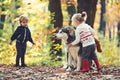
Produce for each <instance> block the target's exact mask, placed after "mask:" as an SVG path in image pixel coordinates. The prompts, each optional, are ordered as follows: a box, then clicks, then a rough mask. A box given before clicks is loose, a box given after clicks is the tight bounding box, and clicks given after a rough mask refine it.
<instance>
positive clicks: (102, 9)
mask: <svg viewBox="0 0 120 80" xmlns="http://www.w3.org/2000/svg"><path fill="white" fill-rule="evenodd" d="M105 12H106V4H105V0H101V14H100V15H101V16H100V27H99V32H103V34H104V36H105V26H106V22H105V19H104V14H105Z"/></svg>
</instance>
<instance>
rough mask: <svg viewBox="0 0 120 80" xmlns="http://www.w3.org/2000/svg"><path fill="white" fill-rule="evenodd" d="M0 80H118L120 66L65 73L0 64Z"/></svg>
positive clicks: (51, 69)
mask: <svg viewBox="0 0 120 80" xmlns="http://www.w3.org/2000/svg"><path fill="white" fill-rule="evenodd" d="M0 80H120V66H103V67H102V70H101V71H100V72H99V73H98V72H97V71H90V72H86V73H81V72H74V71H70V72H66V71H64V70H63V69H61V66H58V67H53V66H28V67H14V66H13V65H3V64H0Z"/></svg>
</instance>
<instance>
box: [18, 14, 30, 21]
mask: <svg viewBox="0 0 120 80" xmlns="http://www.w3.org/2000/svg"><path fill="white" fill-rule="evenodd" d="M19 21H20V22H22V21H27V22H28V17H27V16H25V15H21V16H20V17H19Z"/></svg>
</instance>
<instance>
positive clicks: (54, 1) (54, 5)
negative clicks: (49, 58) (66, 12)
mask: <svg viewBox="0 0 120 80" xmlns="http://www.w3.org/2000/svg"><path fill="white" fill-rule="evenodd" d="M49 11H50V13H51V15H50V16H51V24H53V25H54V28H55V29H56V28H58V29H60V28H61V27H62V26H63V15H62V10H61V2H60V0H49ZM55 32H58V30H57V31H55ZM51 40H52V45H51V49H50V54H52V55H55V56H62V50H61V49H56V48H55V47H56V46H55V45H57V44H59V45H61V40H57V39H55V38H54V37H52V39H51Z"/></svg>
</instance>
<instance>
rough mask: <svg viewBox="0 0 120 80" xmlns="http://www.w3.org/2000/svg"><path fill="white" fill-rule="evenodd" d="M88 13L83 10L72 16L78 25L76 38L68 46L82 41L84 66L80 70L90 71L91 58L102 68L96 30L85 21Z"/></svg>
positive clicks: (75, 24) (73, 21)
mask: <svg viewBox="0 0 120 80" xmlns="http://www.w3.org/2000/svg"><path fill="white" fill-rule="evenodd" d="M86 17H87V14H86V12H83V13H82V14H80V13H77V14H74V15H73V17H72V24H73V25H74V26H75V27H76V30H75V36H76V39H75V40H74V41H73V42H72V43H70V44H68V46H69V47H70V46H72V45H76V44H78V43H79V42H80V41H81V43H82V63H83V68H82V70H80V72H87V71H89V61H88V60H89V59H92V60H94V62H95V64H96V66H97V69H98V70H100V64H99V61H98V59H97V56H96V53H95V47H96V45H95V40H94V30H93V29H92V28H91V26H89V25H88V24H86V23H85V21H86Z"/></svg>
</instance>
